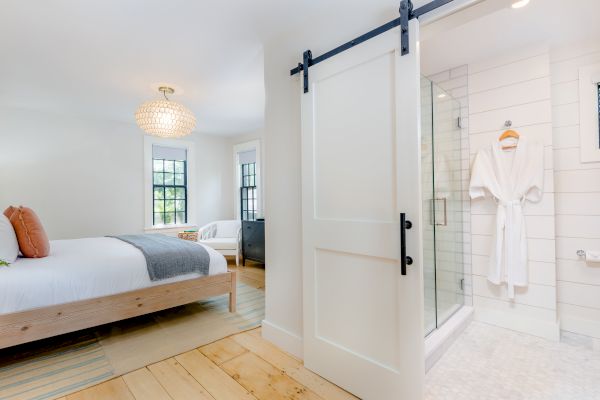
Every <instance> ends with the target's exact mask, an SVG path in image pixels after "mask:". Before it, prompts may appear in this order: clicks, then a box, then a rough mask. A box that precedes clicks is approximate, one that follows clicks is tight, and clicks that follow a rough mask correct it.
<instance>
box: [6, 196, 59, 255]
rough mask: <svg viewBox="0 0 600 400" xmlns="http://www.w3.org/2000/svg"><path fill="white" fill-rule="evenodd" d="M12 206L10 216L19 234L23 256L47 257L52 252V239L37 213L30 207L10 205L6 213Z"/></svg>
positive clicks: (18, 238) (18, 239)
mask: <svg viewBox="0 0 600 400" xmlns="http://www.w3.org/2000/svg"><path fill="white" fill-rule="evenodd" d="M11 208H12V213H11V215H10V217H8V218H9V219H10V223H11V224H12V226H13V228H14V229H15V233H16V234H17V241H18V242H19V249H20V250H21V253H22V254H23V256H24V257H27V258H42V257H47V256H48V254H50V241H49V240H48V235H46V231H45V230H44V227H43V226H42V223H41V221H40V219H39V218H38V216H37V215H36V213H34V212H33V210H32V209H31V208H28V207H19V208H15V207H9V208H8V209H7V210H6V211H5V212H4V215H6V212H7V211H9V210H10V209H11Z"/></svg>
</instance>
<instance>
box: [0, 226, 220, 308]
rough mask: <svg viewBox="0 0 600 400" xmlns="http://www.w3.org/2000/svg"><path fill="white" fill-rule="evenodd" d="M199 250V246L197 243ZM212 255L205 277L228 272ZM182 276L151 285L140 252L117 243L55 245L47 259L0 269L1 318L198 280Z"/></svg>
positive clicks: (104, 239)
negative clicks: (17, 313)
mask: <svg viewBox="0 0 600 400" xmlns="http://www.w3.org/2000/svg"><path fill="white" fill-rule="evenodd" d="M198 246H202V245H201V244H199V243H198ZM203 247H204V248H205V249H206V250H207V251H208V254H209V255H210V267H209V274H210V275H213V274H219V273H222V272H226V271H227V261H226V260H225V257H223V256H222V255H221V254H219V253H218V252H217V251H215V250H214V249H212V248H210V247H207V246H203ZM198 276H199V274H196V273H193V274H187V275H181V276H177V277H174V278H170V279H164V280H160V281H154V282H152V281H151V280H150V277H149V276H148V270H147V269H146V259H145V258H144V255H143V254H142V252H141V251H140V250H138V249H137V248H135V247H134V246H132V245H130V244H128V243H125V242H123V241H121V240H119V239H115V238H108V237H101V238H86V239H73V240H53V241H51V242H50V255H49V256H48V257H45V258H38V259H35V258H19V259H17V261H16V262H14V263H13V264H11V265H10V267H2V268H0V314H7V313H14V312H18V311H24V310H29V309H33V308H38V307H47V306H51V305H56V304H63V303H70V302H73V301H78V300H84V299H91V298H94V297H101V296H108V295H111V294H117V293H123V292H128V291H131V290H136V289H141V288H145V287H150V286H155V285H162V284H165V283H171V282H177V281H182V280H186V279H192V278H196V277H198Z"/></svg>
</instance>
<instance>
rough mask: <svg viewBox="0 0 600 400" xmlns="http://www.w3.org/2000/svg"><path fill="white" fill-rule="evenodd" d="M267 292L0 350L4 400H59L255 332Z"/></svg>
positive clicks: (241, 293) (243, 292)
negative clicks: (233, 303) (231, 303)
mask: <svg viewBox="0 0 600 400" xmlns="http://www.w3.org/2000/svg"><path fill="white" fill-rule="evenodd" d="M264 300H265V299H264V291H262V290H260V289H255V288H253V287H251V286H248V285H245V284H242V283H239V284H238V305H237V309H238V310H237V312H236V313H234V314H231V313H229V311H228V296H227V295H224V296H218V297H214V298H211V299H207V300H204V301H200V302H197V303H192V304H189V305H186V306H181V307H176V308H172V309H169V310H165V311H161V312H157V313H154V314H149V315H146V316H141V317H137V318H132V319H129V320H125V321H119V322H116V323H112V324H107V325H103V326H101V327H98V328H93V329H88V330H85V331H79V332H75V333H71V334H66V335H61V336H58V337H55V338H49V339H45V340H41V341H38V342H34V343H28V344H24V345H20V346H15V347H12V348H9V349H4V350H0V400H33V399H36V400H42V399H55V398H58V397H62V396H65V395H67V394H69V393H73V392H76V391H79V390H82V389H84V388H86V387H89V386H93V385H96V384H98V383H100V382H103V381H106V380H109V379H112V378H115V377H117V376H120V375H123V374H125V373H128V372H131V371H134V370H136V369H139V368H142V367H144V366H146V365H148V364H153V363H155V362H158V361H161V360H164V359H166V358H169V357H172V356H175V355H177V354H180V353H183V352H186V351H189V350H192V349H194V348H196V347H199V346H202V345H205V344H208V343H211V342H213V341H215V340H218V339H221V338H223V337H226V336H229V335H232V334H235V333H238V332H242V331H245V330H248V329H253V328H256V327H257V326H259V325H260V323H261V321H262V320H263V319H264V313H265V306H264V304H265V301H264Z"/></svg>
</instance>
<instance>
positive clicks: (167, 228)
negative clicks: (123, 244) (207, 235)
mask: <svg viewBox="0 0 600 400" xmlns="http://www.w3.org/2000/svg"><path fill="white" fill-rule="evenodd" d="M187 229H198V225H194V224H180V225H154V226H150V227H147V228H144V231H145V232H181V231H183V230H187Z"/></svg>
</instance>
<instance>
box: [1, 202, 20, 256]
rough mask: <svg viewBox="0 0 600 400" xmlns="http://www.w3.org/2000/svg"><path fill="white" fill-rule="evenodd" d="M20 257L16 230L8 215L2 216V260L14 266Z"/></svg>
mask: <svg viewBox="0 0 600 400" xmlns="http://www.w3.org/2000/svg"><path fill="white" fill-rule="evenodd" d="M18 255H19V243H18V242H17V235H16V234H15V230H14V228H13V226H12V224H11V223H10V221H9V220H8V218H6V215H4V214H0V260H2V261H5V262H7V263H9V264H12V263H14V262H15V261H16V260H17V256H18Z"/></svg>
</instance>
